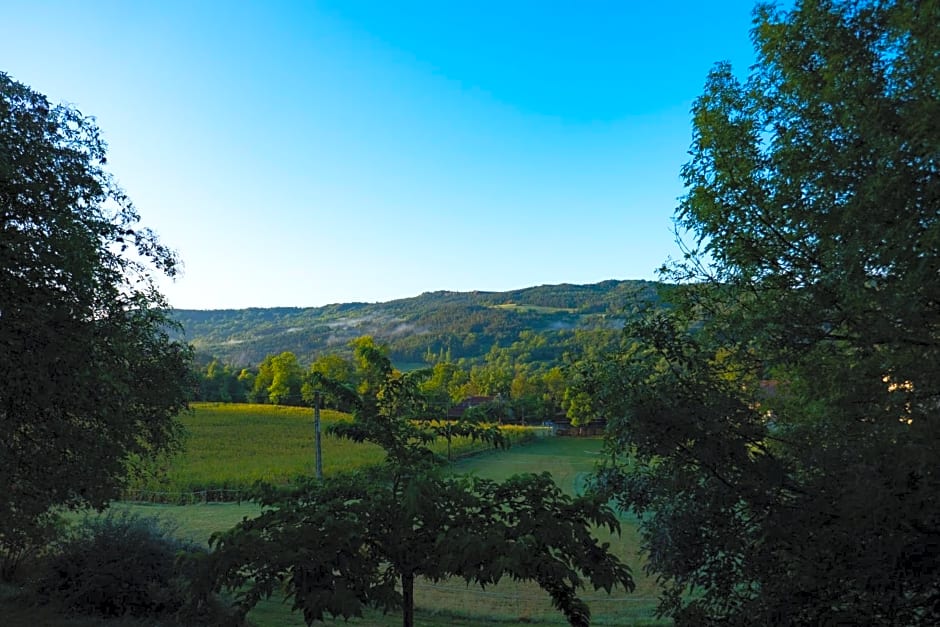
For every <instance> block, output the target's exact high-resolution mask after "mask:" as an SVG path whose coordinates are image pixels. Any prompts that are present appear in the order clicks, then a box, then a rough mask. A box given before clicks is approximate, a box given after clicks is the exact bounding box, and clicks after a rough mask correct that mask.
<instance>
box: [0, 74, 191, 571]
mask: <svg viewBox="0 0 940 627" xmlns="http://www.w3.org/2000/svg"><path fill="white" fill-rule="evenodd" d="M105 148H106V146H105V144H104V142H103V141H102V139H101V137H100V134H99V130H98V128H97V126H96V125H95V123H94V121H93V119H91V118H88V117H85V116H83V115H82V114H81V113H80V112H79V111H77V110H75V109H74V108H71V107H68V106H61V105H60V106H56V105H52V104H50V103H49V102H48V101H47V100H46V99H45V98H44V97H43V96H41V95H40V94H38V93H36V92H34V91H32V90H30V89H29V88H28V87H26V86H25V85H22V84H20V83H17V82H15V81H13V80H12V79H10V78H9V77H8V76H7V75H6V74H3V73H0V316H2V324H0V347H2V348H0V381H2V382H3V383H2V388H0V459H2V460H3V463H2V464H0V485H2V486H3V490H4V497H3V498H2V499H0V561H4V560H5V561H6V564H7V565H9V564H10V561H9V560H10V559H11V558H12V559H13V560H15V559H17V558H16V556H17V555H19V554H21V553H22V550H23V546H22V544H20V543H21V541H22V540H23V539H24V538H26V540H27V541H30V542H32V541H35V540H36V539H37V533H34V531H36V530H38V529H41V528H42V527H43V525H44V523H43V518H44V517H45V516H47V515H48V512H49V510H50V508H52V507H66V508H75V507H80V506H87V505H92V506H102V505H104V504H105V503H107V502H108V500H109V499H111V498H113V497H114V496H116V495H117V494H118V492H119V490H120V487H121V484H122V482H123V481H124V479H125V477H126V475H127V474H128V462H129V460H131V459H144V458H149V457H153V456H155V455H158V454H161V453H165V452H167V451H170V450H172V449H173V448H174V446H175V444H176V443H177V441H178V435H179V430H178V424H177V422H176V421H175V416H176V414H177V413H178V412H179V411H180V410H182V409H183V408H184V407H185V399H186V396H187V394H188V391H189V390H188V388H189V359H190V349H189V348H188V347H187V346H186V345H184V344H182V343H179V342H176V341H173V340H171V339H170V337H169V335H168V329H170V328H172V327H173V322H172V321H171V319H170V318H169V317H168V315H167V313H166V310H165V307H166V303H165V302H164V300H163V298H162V297H161V295H160V294H159V293H158V292H157V290H156V288H155V286H154V282H153V278H152V273H153V272H163V273H166V274H168V275H170V276H172V275H173V274H174V273H175V268H176V258H175V256H174V255H173V254H172V252H171V251H169V250H168V249H166V248H165V247H164V246H162V245H161V244H160V243H159V241H158V240H157V238H156V237H155V236H154V234H153V233H152V232H151V231H150V230H148V229H146V228H142V227H140V226H139V224H138V215H137V213H136V211H135V209H134V207H133V205H132V204H131V202H130V200H129V199H128V198H127V197H126V196H125V195H124V193H123V192H122V191H121V189H120V188H119V187H118V186H117V185H116V184H115V182H114V181H113V180H112V178H111V177H110V175H109V174H108V173H107V172H106V171H105V170H104V164H105ZM40 535H41V534H40ZM3 571H4V574H7V573H8V572H9V571H8V569H7V568H5V567H4V568H3Z"/></svg>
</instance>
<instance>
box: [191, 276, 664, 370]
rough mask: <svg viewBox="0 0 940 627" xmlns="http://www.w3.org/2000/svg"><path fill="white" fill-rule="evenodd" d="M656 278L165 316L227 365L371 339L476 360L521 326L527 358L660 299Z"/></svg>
mask: <svg viewBox="0 0 940 627" xmlns="http://www.w3.org/2000/svg"><path fill="white" fill-rule="evenodd" d="M657 287H658V286H657V284H656V283H654V282H649V281H604V282H601V283H596V284H591V285H567V284H563V285H542V286H539V287H531V288H527V289H521V290H513V291H510V292H428V293H425V294H421V295H420V296H416V297H413V298H405V299H401V300H395V301H391V302H387V303H345V304H335V305H327V306H325V307H310V308H288V307H285V308H273V309H255V308H252V309H238V310H231V309H229V310H213V311H194V310H182V309H181V310H176V311H174V312H173V315H174V317H175V319H176V320H178V321H179V322H180V323H181V324H182V326H183V329H184V334H185V339H186V341H188V342H190V343H192V345H193V346H194V347H195V349H196V351H197V353H199V354H200V355H202V356H203V357H208V356H211V357H215V358H218V359H219V360H221V361H223V362H225V363H228V364H231V365H233V366H247V365H250V364H257V363H259V362H260V361H261V360H263V359H264V358H265V357H266V356H267V355H271V354H276V353H281V352H283V351H291V352H293V353H294V354H295V355H296V356H297V357H298V359H299V360H300V362H301V363H309V362H312V361H313V360H314V359H316V357H317V356H319V355H321V354H323V353H329V352H335V353H340V354H346V353H350V352H351V349H350V348H349V346H348V344H349V341H350V340H352V339H354V338H356V337H359V336H362V335H371V336H373V337H375V339H376V340H377V341H380V342H382V343H384V344H386V345H388V347H389V349H390V356H391V358H392V360H393V361H394V362H395V363H397V364H399V365H403V366H407V365H408V364H415V363H427V362H429V361H433V360H436V359H441V360H443V359H446V360H448V361H450V360H454V361H456V360H461V359H463V360H466V361H468V362H470V363H473V362H478V361H482V359H483V357H484V356H485V355H486V354H487V353H488V352H489V351H490V350H491V349H492V347H493V346H499V347H502V348H505V347H508V346H510V345H512V344H513V343H515V342H518V341H519V339H520V334H521V333H522V332H523V331H530V332H535V333H536V334H538V335H539V336H541V337H542V338H544V341H539V342H538V343H537V344H538V345H537V346H535V347H534V350H532V351H529V353H530V354H529V355H528V358H529V359H530V360H531V361H537V362H551V361H554V360H556V359H558V358H559V357H560V356H561V354H562V353H563V352H564V351H565V350H566V348H570V347H571V345H572V344H573V343H578V340H577V333H578V332H579V331H583V330H587V329H613V328H619V327H621V326H622V325H623V323H624V321H625V319H626V318H628V317H630V316H631V315H632V314H633V312H635V311H636V310H637V309H640V308H643V307H647V306H650V305H658V304H659V296H658V293H657Z"/></svg>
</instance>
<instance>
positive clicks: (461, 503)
mask: <svg viewBox="0 0 940 627" xmlns="http://www.w3.org/2000/svg"><path fill="white" fill-rule="evenodd" d="M357 346H361V347H363V348H364V350H362V351H360V352H359V353H358V355H357V360H358V361H359V363H360V368H361V369H362V370H363V371H365V372H370V373H373V374H374V373H378V372H385V376H384V379H382V380H381V381H379V380H378V379H377V378H373V379H372V383H373V386H370V387H368V388H364V391H363V395H364V394H371V395H372V397H371V398H360V400H359V402H358V403H357V409H356V411H355V420H354V421H353V422H351V423H339V424H337V425H335V426H334V427H333V428H332V430H333V432H334V433H335V434H337V435H340V436H343V437H347V438H350V439H353V440H355V441H368V442H372V443H375V444H378V445H380V446H382V447H383V448H384V449H385V451H386V460H385V462H384V465H383V467H382V468H381V469H380V470H379V471H378V472H370V473H359V474H355V475H349V476H341V477H335V478H330V479H329V480H327V481H325V482H323V483H318V482H304V483H302V484H301V485H300V486H299V487H297V488H294V489H290V490H277V489H274V488H271V487H267V488H263V489H262V491H261V492H260V494H259V497H258V500H260V502H261V504H262V505H263V506H264V508H265V509H264V512H263V513H262V514H261V515H260V516H259V517H257V518H255V519H246V520H244V521H243V522H242V523H240V524H239V525H237V526H236V527H235V528H234V529H232V530H230V531H228V532H226V533H224V534H218V535H216V536H214V537H213V539H212V543H213V544H214V545H215V551H214V552H213V554H212V556H211V557H210V559H209V561H210V563H209V566H208V568H206V572H208V573H210V574H211V576H210V577H209V580H208V582H207V585H206V586H205V589H206V591H208V590H210V589H219V588H220V587H228V588H230V589H233V590H237V591H238V599H239V603H240V605H241V607H242V609H243V611H247V610H249V609H251V607H253V606H254V605H255V604H256V603H257V602H258V601H259V600H261V599H262V598H266V597H269V596H270V595H271V594H272V593H273V592H274V591H275V590H279V589H286V590H287V592H288V593H289V595H290V596H291V597H292V598H293V603H294V609H295V610H301V611H302V612H303V614H304V620H305V621H306V622H307V623H308V624H310V623H312V622H314V621H317V620H324V617H325V616H327V615H331V616H334V617H336V616H342V617H343V618H349V617H350V616H357V615H360V614H361V612H362V609H363V607H364V606H366V605H372V606H377V607H379V608H382V609H384V610H388V609H393V608H398V607H401V608H402V610H403V624H404V625H405V627H410V626H411V625H413V623H414V585H415V579H416V578H417V577H424V578H426V579H429V580H432V581H439V580H442V579H445V578H448V577H461V578H463V579H465V580H466V581H467V582H468V583H471V582H473V583H478V584H480V585H481V586H485V585H489V584H494V583H496V582H498V581H499V580H500V579H501V578H502V577H510V578H512V579H514V580H531V581H535V582H537V583H538V584H539V585H540V586H542V588H544V589H545V590H546V591H547V592H548V593H549V595H550V596H551V598H552V600H553V602H554V604H555V606H556V607H557V608H558V609H559V610H560V611H562V612H563V613H564V614H565V615H566V617H567V618H568V620H569V621H570V622H571V624H572V625H587V624H588V623H589V620H590V610H589V608H588V607H587V605H586V604H585V603H584V602H583V601H582V600H581V599H580V598H579V597H578V589H579V588H581V587H582V586H583V585H584V581H585V580H587V581H590V582H591V583H592V584H593V585H594V587H595V589H596V588H604V589H606V590H608V591H610V590H611V588H612V587H614V586H617V585H622V586H624V587H625V588H627V589H632V588H633V581H632V578H631V576H630V572H629V570H628V569H627V567H626V566H625V565H623V564H622V563H621V562H620V561H619V559H618V558H616V557H614V556H613V555H611V554H609V553H608V552H607V546H606V545H602V544H599V543H598V542H597V540H596V539H595V538H594V537H593V536H592V534H591V526H592V525H593V526H602V527H607V528H609V529H610V530H611V531H619V523H618V521H617V519H616V517H615V516H614V515H613V512H612V511H611V510H610V509H609V507H608V506H607V505H606V502H605V501H604V499H603V498H601V497H598V496H580V497H570V496H568V495H566V494H564V493H562V492H561V491H560V490H559V488H558V487H557V486H556V485H555V484H554V483H553V482H552V481H551V478H550V477H549V476H548V475H547V474H543V475H520V476H516V477H513V478H511V479H509V480H507V481H506V482H504V483H497V482H493V481H488V480H484V479H479V478H461V477H455V476H449V475H446V474H444V473H442V472H441V471H440V468H439V462H440V460H439V459H438V458H437V457H436V456H435V455H434V454H433V453H432V452H431V451H430V450H429V449H428V448H427V445H428V444H429V443H430V442H432V441H433V440H434V439H436V438H437V437H438V435H439V430H438V428H437V425H435V423H433V422H432V421H428V420H420V418H421V417H422V416H423V415H424V413H425V412H426V410H427V405H426V403H425V401H424V399H422V397H421V396H422V395H421V393H420V384H421V379H422V378H423V377H424V376H425V375H423V374H420V373H419V374H415V373H401V372H398V371H395V370H394V369H392V368H391V365H390V363H388V359H387V357H385V354H384V351H383V350H382V349H381V347H378V346H376V345H375V344H374V343H373V342H371V341H366V342H361V343H357ZM415 419H417V420H415ZM471 426H472V427H474V428H471V429H468V430H467V431H466V433H465V434H466V435H469V436H470V437H477V438H483V439H487V440H489V441H492V442H500V441H501V436H500V434H499V431H498V430H496V429H494V428H492V427H489V428H488V427H487V426H485V425H471ZM396 585H399V586H400V587H401V592H398V590H397V589H396Z"/></svg>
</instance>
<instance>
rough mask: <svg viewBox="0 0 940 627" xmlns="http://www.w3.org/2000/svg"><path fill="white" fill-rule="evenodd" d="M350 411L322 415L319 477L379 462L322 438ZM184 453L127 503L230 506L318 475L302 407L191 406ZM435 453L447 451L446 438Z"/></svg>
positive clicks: (511, 431)
mask: <svg viewBox="0 0 940 627" xmlns="http://www.w3.org/2000/svg"><path fill="white" fill-rule="evenodd" d="M351 419H352V418H351V417H350V416H349V414H344V413H341V412H336V411H331V410H323V411H321V412H320V422H321V431H322V449H323V474H324V475H326V476H330V475H332V474H335V473H337V472H345V471H349V470H355V469H357V468H362V467H364V466H369V465H374V464H377V463H380V462H381V461H382V459H383V457H384V452H383V451H382V450H381V449H380V448H379V447H377V446H374V445H372V444H359V443H356V442H351V441H349V440H345V439H342V438H336V437H333V436H330V435H327V433H326V428H327V427H328V426H329V425H330V424H334V423H336V422H341V421H349V420H351ZM181 421H182V423H183V427H184V428H185V430H186V438H185V442H184V447H183V450H182V451H181V452H180V453H178V454H176V455H174V456H173V457H171V458H168V459H165V460H163V461H162V462H161V463H160V464H158V465H157V466H156V467H153V468H150V469H148V473H147V474H146V475H145V476H143V477H142V478H139V479H137V480H135V481H134V482H133V483H131V484H130V485H129V486H128V488H127V489H126V490H125V493H124V500H127V501H145V502H167V503H183V504H185V503H194V502H201V501H235V500H239V498H240V497H241V496H242V493H243V491H245V490H246V489H248V488H250V487H251V486H252V485H253V484H254V483H255V482H257V481H265V482H268V483H274V484H286V483H289V482H290V481H291V480H292V479H294V478H296V477H298V476H303V475H306V476H312V475H314V474H315V472H316V459H315V433H314V425H313V410H312V409H309V408H304V407H284V406H277V405H252V404H238V403H193V404H192V406H191V410H190V411H189V412H187V413H185V414H183V415H182V416H181ZM504 433H505V434H506V435H507V436H508V437H509V438H510V440H511V441H515V442H519V441H521V440H524V439H526V438H529V437H534V433H535V431H534V430H532V429H523V428H519V427H504ZM451 446H452V453H453V455H454V456H455V457H460V456H463V455H468V454H470V453H474V452H478V451H481V450H485V449H486V448H487V445H485V444H482V443H480V442H473V441H471V440H470V439H468V438H455V439H454V440H453V442H452V444H451ZM433 448H435V450H436V451H437V452H438V453H440V454H442V455H443V454H446V451H447V443H446V442H444V441H443V440H442V441H440V442H438V443H437V444H436V445H435V446H434V447H433Z"/></svg>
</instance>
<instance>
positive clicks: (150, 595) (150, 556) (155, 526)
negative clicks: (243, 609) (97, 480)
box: [36, 512, 205, 617]
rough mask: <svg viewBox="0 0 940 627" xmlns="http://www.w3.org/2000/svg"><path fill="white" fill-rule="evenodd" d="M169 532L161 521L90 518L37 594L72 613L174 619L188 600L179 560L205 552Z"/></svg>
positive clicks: (63, 545)
mask: <svg viewBox="0 0 940 627" xmlns="http://www.w3.org/2000/svg"><path fill="white" fill-rule="evenodd" d="M171 532H172V529H171V528H169V526H168V525H167V524H166V523H164V522H162V521H160V520H158V519H154V518H146V517H141V516H136V515H132V514H128V513H117V514H115V513H113V512H108V513H106V514H104V515H101V516H89V517H86V518H85V519H84V520H83V521H82V522H81V523H80V524H79V525H77V527H76V528H75V529H74V530H73V531H72V532H70V533H69V535H68V536H66V537H65V538H64V539H62V540H61V541H60V542H59V544H58V547H57V550H55V551H54V552H53V553H52V554H51V555H50V556H49V557H48V558H47V560H46V562H45V567H44V568H43V569H42V570H41V572H40V574H39V578H38V581H37V586H36V589H37V593H38V595H39V597H40V599H41V600H43V601H44V602H52V603H54V604H56V605H59V606H61V607H62V609H63V610H65V611H68V612H72V613H79V614H90V615H95V616H107V617H110V616H124V615H131V616H171V615H175V614H177V613H179V612H180V611H181V610H183V609H184V608H186V607H187V604H188V602H189V600H190V599H189V598H188V592H187V591H188V589H189V586H188V582H187V578H186V577H185V576H184V575H183V574H181V572H180V570H179V569H178V568H177V567H176V563H177V557H178V556H179V555H180V554H181V553H192V552H205V549H202V548H200V547H198V546H196V545H191V544H187V543H184V542H181V541H179V540H176V539H175V538H173V537H172V536H171V535H170V534H171Z"/></svg>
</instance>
